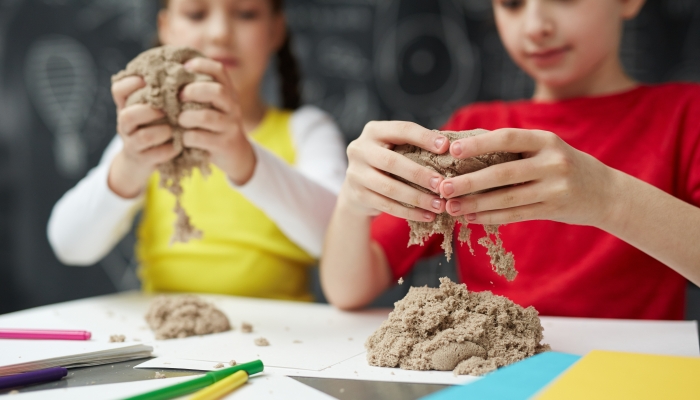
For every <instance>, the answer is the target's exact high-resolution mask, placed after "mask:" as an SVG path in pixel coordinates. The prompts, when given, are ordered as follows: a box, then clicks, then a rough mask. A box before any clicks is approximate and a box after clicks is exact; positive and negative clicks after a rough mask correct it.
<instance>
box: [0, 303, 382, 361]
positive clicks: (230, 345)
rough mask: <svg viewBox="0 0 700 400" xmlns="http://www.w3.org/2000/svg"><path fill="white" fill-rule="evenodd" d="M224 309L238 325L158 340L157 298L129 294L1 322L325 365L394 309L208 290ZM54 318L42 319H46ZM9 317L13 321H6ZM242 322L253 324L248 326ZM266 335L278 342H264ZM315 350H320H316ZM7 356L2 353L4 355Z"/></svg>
mask: <svg viewBox="0 0 700 400" xmlns="http://www.w3.org/2000/svg"><path fill="white" fill-rule="evenodd" d="M201 297H203V298H204V299H206V300H208V301H211V302H212V303H214V304H215V305H216V306H217V307H218V308H220V309H221V310H222V311H223V312H224V313H225V314H226V315H227V316H228V318H229V320H230V321H231V324H232V325H233V327H234V330H232V331H229V332H223V333H217V334H213V335H206V336H201V337H189V338H185V339H170V340H155V337H154V335H153V333H152V332H151V331H150V329H148V327H147V324H146V322H145V320H144V315H145V314H146V311H147V309H148V307H149V305H150V302H151V300H152V299H153V297H152V296H148V295H144V294H141V293H124V294H116V295H109V296H101V297H94V298H90V299H83V300H78V301H73V302H68V303H62V304H55V305H52V306H48V307H41V308H38V309H32V310H27V311H21V312H18V313H13V314H8V315H4V316H0V326H8V327H9V326H12V327H30V328H42V327H45V328H56V327H57V326H58V327H59V328H60V329H68V328H70V329H83V330H88V331H91V332H92V333H93V340H94V341H97V342H104V343H106V342H108V340H109V336H110V335H113V334H121V335H125V336H126V341H127V343H132V344H133V343H134V342H135V341H138V342H139V343H143V344H148V345H151V346H153V347H154V349H155V350H154V355H156V356H167V357H173V358H185V359H197V360H207V361H215V362H218V361H219V360H221V358H225V361H228V360H230V359H235V360H255V359H262V360H263V361H264V362H265V365H266V366H270V367H284V368H299V369H309V370H317V371H318V370H322V369H324V368H327V367H329V366H331V365H334V364H337V363H339V362H341V361H343V360H347V359H349V358H352V357H354V356H356V355H358V354H361V353H363V352H364V351H365V349H364V341H365V339H366V338H367V337H368V336H369V335H370V334H372V332H374V330H376V329H377V328H378V327H379V325H380V324H381V323H382V321H384V320H385V319H386V317H387V314H388V312H389V310H373V311H364V312H355V313H349V312H343V311H339V310H337V309H335V308H333V307H330V306H328V305H322V304H313V303H302V302H292V301H275V300H262V299H252V298H242V297H233V296H217V295H201ZM44 320H46V321H48V322H45V323H42V322H40V321H44ZM5 321H7V322H8V324H9V325H5ZM241 322H248V323H251V324H252V325H253V332H252V333H243V332H241V329H240V327H241ZM259 337H264V338H265V339H267V340H268V341H269V342H270V346H266V347H260V346H256V345H255V344H254V343H253V341H254V340H255V339H256V338H259ZM310 355H313V356H310ZM2 357H3V356H2V355H1V354H0V358H2Z"/></svg>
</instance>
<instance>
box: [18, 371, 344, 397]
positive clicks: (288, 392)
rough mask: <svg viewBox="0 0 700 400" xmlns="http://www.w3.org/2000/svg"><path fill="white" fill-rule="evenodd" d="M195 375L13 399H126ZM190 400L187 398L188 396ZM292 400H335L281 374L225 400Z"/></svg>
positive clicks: (252, 382) (255, 379) (256, 380)
mask: <svg viewBox="0 0 700 400" xmlns="http://www.w3.org/2000/svg"><path fill="white" fill-rule="evenodd" d="M193 378H195V376H187V377H180V378H169V379H150V380H147V381H136V382H126V383H112V384H107V385H96V386H81V387H74V388H64V389H53V390H43V391H38V392H29V393H20V394H18V395H15V396H13V397H12V399H13V400H14V399H18V400H34V399H37V400H39V399H47V398H50V399H52V400H93V399H105V400H111V399H123V398H125V397H130V396H135V395H138V394H141V393H145V392H149V391H151V390H156V389H160V388H164V387H167V386H170V385H175V384H177V383H180V382H185V381H187V380H190V379H193ZM184 398H187V397H184ZM281 398H284V399H290V400H307V399H308V400H327V399H333V397H331V396H329V395H327V394H325V393H323V392H320V391H318V390H316V389H314V388H312V387H309V386H306V385H304V384H303V383H300V382H297V381H295V380H294V379H292V378H288V377H286V376H283V375H279V374H271V373H262V374H259V375H254V376H252V377H250V379H249V380H248V382H247V383H246V384H245V385H243V386H241V387H240V388H238V389H236V390H235V391H233V392H231V393H230V394H229V395H228V396H226V397H224V399H234V400H266V399H281Z"/></svg>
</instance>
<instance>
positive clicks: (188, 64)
mask: <svg viewBox="0 0 700 400" xmlns="http://www.w3.org/2000/svg"><path fill="white" fill-rule="evenodd" d="M193 61H194V59H192V60H189V61H187V62H186V63H184V64H183V65H182V66H183V67H185V69H186V70H188V71H189V70H191V69H192V62H193Z"/></svg>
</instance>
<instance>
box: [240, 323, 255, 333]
mask: <svg viewBox="0 0 700 400" xmlns="http://www.w3.org/2000/svg"><path fill="white" fill-rule="evenodd" d="M241 332H243V333H250V332H253V325H251V324H249V323H247V322H243V323H242V324H241Z"/></svg>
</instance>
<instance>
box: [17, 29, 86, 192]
mask: <svg viewBox="0 0 700 400" xmlns="http://www.w3.org/2000/svg"><path fill="white" fill-rule="evenodd" d="M24 76H25V80H26V85H27V88H28V92H29V95H30V98H31V99H32V103H33V104H34V106H35V107H36V109H37V111H38V113H39V116H40V117H41V119H42V121H44V124H46V127H47V128H49V130H50V131H51V132H52V133H53V137H54V143H53V150H54V156H55V162H56V168H57V170H58V172H59V174H61V175H62V176H64V177H66V178H76V177H79V176H81V175H83V174H84V173H85V169H86V164H87V149H86V145H85V143H84V140H83V138H82V137H81V136H82V135H81V129H82V127H83V125H84V123H85V120H86V119H87V117H88V116H89V113H90V109H91V107H92V104H93V100H94V98H95V94H96V92H97V78H96V71H95V65H94V62H93V59H92V56H91V54H90V52H89V51H88V49H87V48H86V47H85V46H83V45H82V44H81V43H80V42H78V41H77V40H75V39H73V38H71V37H68V36H63V35H56V34H51V35H47V36H43V37H40V38H39V39H37V40H36V41H35V42H33V43H32V44H31V45H30V47H29V50H28V52H27V58H26V60H25V74H24Z"/></svg>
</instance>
